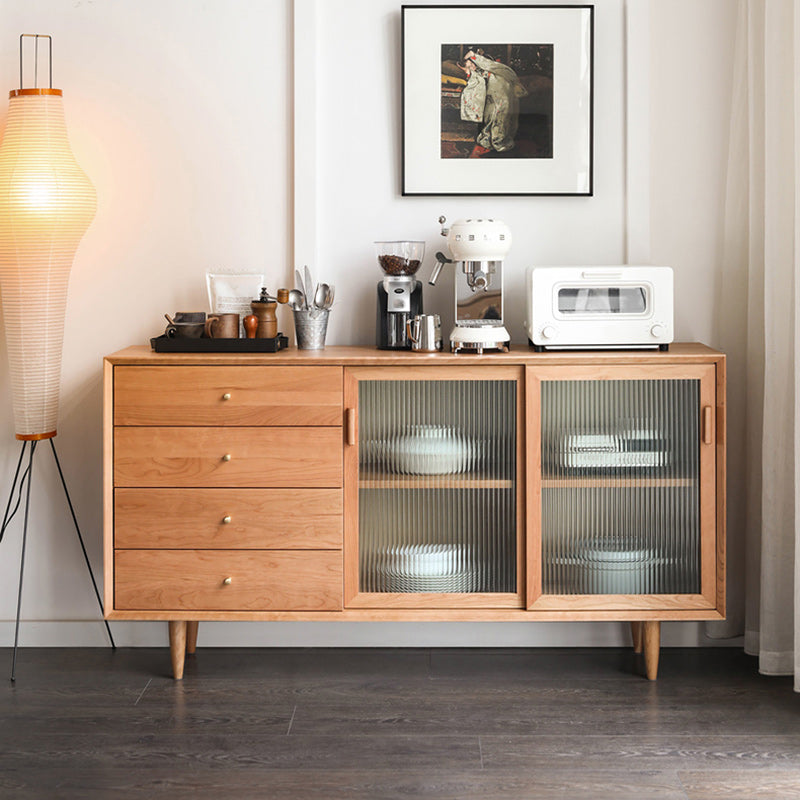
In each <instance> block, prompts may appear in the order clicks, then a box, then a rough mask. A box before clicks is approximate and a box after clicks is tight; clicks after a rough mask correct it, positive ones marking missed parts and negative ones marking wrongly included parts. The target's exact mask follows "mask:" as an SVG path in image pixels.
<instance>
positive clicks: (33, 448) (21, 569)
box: [11, 441, 36, 681]
mask: <svg viewBox="0 0 800 800" xmlns="http://www.w3.org/2000/svg"><path fill="white" fill-rule="evenodd" d="M23 447H24V445H23ZM35 452H36V442H35V441H33V442H31V452H30V455H29V456H28V471H27V475H28V486H27V487H26V490H25V521H24V522H23V524H22V555H21V556H20V559H19V589H18V591H17V621H16V624H15V626H14V656H13V658H12V661H11V680H12V681H15V680H16V679H17V678H16V673H17V645H18V644H19V615H20V610H21V608H22V577H23V575H24V574H25V545H26V543H27V540H28V513H29V511H30V506H31V483H32V482H33V454H34V453H35ZM23 480H25V478H24V476H23ZM20 485H21V484H20Z"/></svg>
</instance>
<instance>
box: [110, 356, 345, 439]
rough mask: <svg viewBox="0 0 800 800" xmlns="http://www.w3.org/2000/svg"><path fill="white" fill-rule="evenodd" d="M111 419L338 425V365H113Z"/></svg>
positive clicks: (123, 421) (156, 422)
mask: <svg viewBox="0 0 800 800" xmlns="http://www.w3.org/2000/svg"><path fill="white" fill-rule="evenodd" d="M114 424H115V425H170V426H172V425H245V426H247V425H252V426H256V425H315V426H316V425H321V426H326V425H341V424H342V369H341V367H240V366H236V367H225V366H220V367H194V366H180V367H135V366H131V367H115V368H114Z"/></svg>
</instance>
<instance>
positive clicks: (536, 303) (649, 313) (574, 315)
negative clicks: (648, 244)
mask: <svg viewBox="0 0 800 800" xmlns="http://www.w3.org/2000/svg"><path fill="white" fill-rule="evenodd" d="M527 300H528V321H527V322H526V323H525V327H526V329H527V331H528V340H529V341H530V343H531V344H532V345H533V347H534V349H535V350H538V351H541V350H545V349H547V350H568V349H581V350H586V349H598V350H603V349H626V348H659V349H661V350H668V349H669V343H670V342H671V341H672V339H673V313H672V303H673V292H672V268H671V267H630V266H621V267H530V268H529V269H528V273H527Z"/></svg>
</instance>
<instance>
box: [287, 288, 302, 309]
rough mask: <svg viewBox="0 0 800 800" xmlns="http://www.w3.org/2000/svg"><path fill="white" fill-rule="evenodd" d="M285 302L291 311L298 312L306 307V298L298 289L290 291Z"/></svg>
mask: <svg viewBox="0 0 800 800" xmlns="http://www.w3.org/2000/svg"><path fill="white" fill-rule="evenodd" d="M287 302H288V303H289V308H291V309H292V311H300V310H302V309H304V308H305V307H306V296H305V294H304V293H303V292H301V291H300V290H299V289H291V290H290V291H289V299H288V301H287Z"/></svg>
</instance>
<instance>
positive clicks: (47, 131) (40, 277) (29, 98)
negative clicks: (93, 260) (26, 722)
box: [0, 34, 114, 681]
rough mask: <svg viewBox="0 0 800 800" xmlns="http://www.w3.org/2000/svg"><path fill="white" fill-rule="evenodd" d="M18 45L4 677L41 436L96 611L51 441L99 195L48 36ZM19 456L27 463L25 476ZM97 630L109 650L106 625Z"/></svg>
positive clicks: (3, 222) (5, 280) (4, 276)
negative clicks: (77, 153) (10, 536)
mask: <svg viewBox="0 0 800 800" xmlns="http://www.w3.org/2000/svg"><path fill="white" fill-rule="evenodd" d="M26 38H32V39H33V40H34V47H35V64H36V67H35V76H36V77H35V80H34V87H35V88H32V89H24V88H22V86H23V77H22V56H23V42H24V40H25V39H26ZM39 39H46V40H47V42H48V45H49V53H48V57H49V61H50V88H49V89H40V88H38V86H37V84H38V60H39V59H38V56H39ZM19 48H20V88H19V89H14V90H12V91H11V92H10V93H9V97H10V101H9V108H8V119H7V122H6V129H5V133H4V135H3V141H2V144H0V296H2V302H3V317H4V321H5V335H6V347H7V350H8V362H9V370H10V378H11V388H12V392H13V397H14V424H15V428H16V436H17V439H19V440H21V441H22V447H21V450H20V455H19V461H18V463H17V469H16V472H15V474H14V481H13V483H12V486H11V493H10V495H9V498H8V504H7V506H6V510H5V514H4V515H3V525H2V528H1V529H0V539H2V536H3V534H4V533H5V531H6V529H7V527H8V524H9V523H10V521H11V519H12V518H13V516H14V514H15V513H16V512H17V510H18V509H19V507H20V504H21V503H22V499H23V495H24V498H25V503H24V522H23V533H22V550H21V556H20V569H19V589H18V593H17V616H16V625H15V628H14V655H13V661H12V666H11V680H12V681H13V680H14V679H15V675H16V665H17V644H18V642H19V620H20V607H21V602H22V579H23V576H24V571H25V546H26V543H27V536H28V519H29V511H30V496H31V484H32V483H33V457H34V453H35V452H36V446H37V444H38V443H39V442H42V441H44V440H49V442H50V447H51V450H52V452H53V457H54V458H55V463H56V466H57V467H58V474H59V477H60V478H61V484H62V486H63V488H64V492H65V494H66V498H67V504H68V505H69V510H70V513H71V515H72V520H73V522H74V524H75V530H76V531H77V534H78V540H79V541H80V545H81V550H82V551H83V556H84V559H85V561H86V566H87V567H88V568H89V575H90V576H91V579H92V584H93V586H94V591H95V594H96V595H97V601H98V602H99V603H100V610H101V612H102V610H103V603H102V600H101V598H100V592H99V590H98V588H97V582H96V581H95V578H94V573H93V572H92V566H91V563H90V561H89V557H88V555H87V553H86V547H85V545H84V542H83V536H82V535H81V531H80V528H79V526H78V520H77V517H76V516H75V510H74V508H73V506H72V500H71V499H70V496H69V491H68V490H67V484H66V481H65V480H64V473H63V471H62V469H61V464H60V463H59V460H58V454H57V453H56V448H55V443H54V441H53V437H55V435H56V423H57V418H58V396H59V388H60V381H61V349H62V343H63V339H64V314H65V311H66V303H67V283H68V281H69V271H70V268H71V267H72V260H73V258H74V256H75V250H76V249H77V247H78V243H79V242H80V240H81V238H82V237H83V234H84V233H85V232H86V229H87V228H88V227H89V224H90V223H91V221H92V219H93V218H94V215H95V211H96V208H97V196H96V194H95V190H94V187H93V186H92V184H91V182H90V181H89V179H88V178H87V177H86V174H85V173H84V172H83V170H82V169H81V168H80V167H79V166H78V164H77V162H76V161H75V157H74V156H73V154H72V150H71V149H70V146H69V141H68V139H67V129H66V126H65V124H64V109H63V105H62V98H61V95H62V93H61V90H60V89H53V88H52V87H53V77H52V76H53V70H52V39H51V37H50V36H44V35H40V34H22V36H20V41H19ZM26 452H27V467H26V468H25V469H24V470H23V463H24V462H25V457H26ZM15 495H16V503H15V502H14V497H15ZM12 506H13V508H12ZM105 625H106V631H107V632H108V636H109V639H110V640H111V646H112V647H113V646H114V639H113V637H112V636H111V629H110V628H109V626H108V622H107V621H106V622H105Z"/></svg>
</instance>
